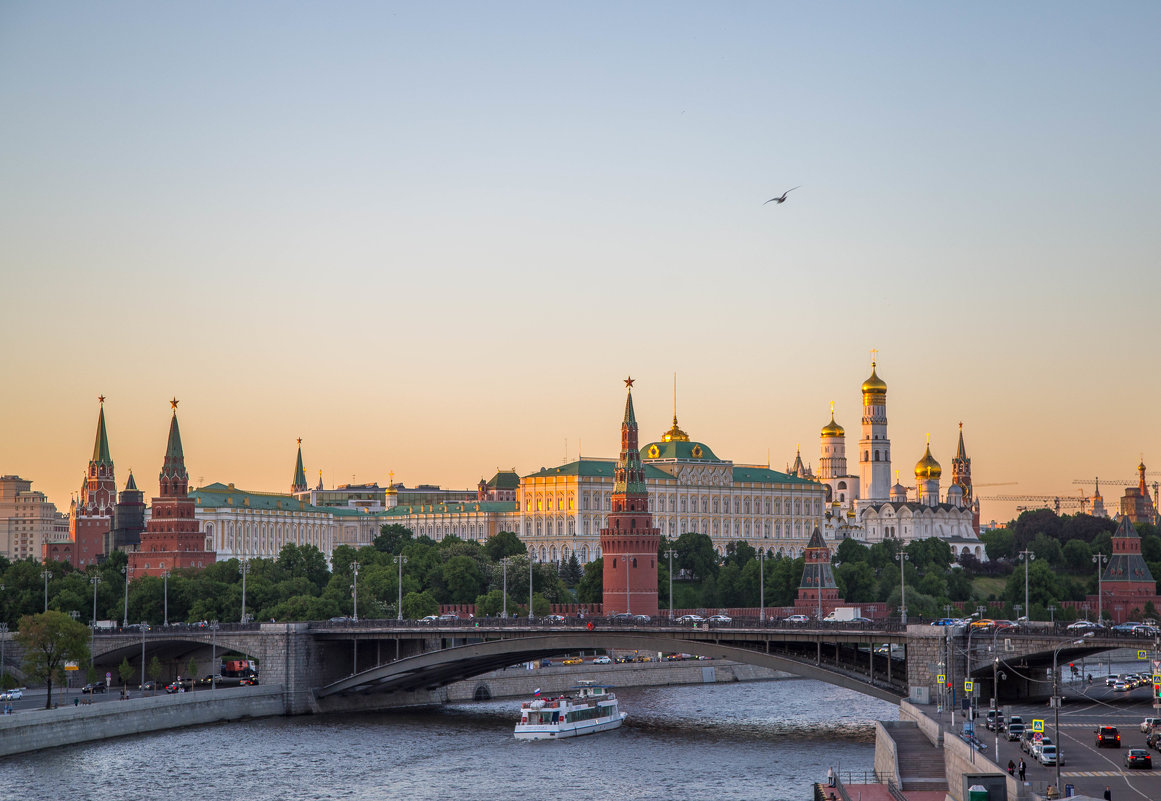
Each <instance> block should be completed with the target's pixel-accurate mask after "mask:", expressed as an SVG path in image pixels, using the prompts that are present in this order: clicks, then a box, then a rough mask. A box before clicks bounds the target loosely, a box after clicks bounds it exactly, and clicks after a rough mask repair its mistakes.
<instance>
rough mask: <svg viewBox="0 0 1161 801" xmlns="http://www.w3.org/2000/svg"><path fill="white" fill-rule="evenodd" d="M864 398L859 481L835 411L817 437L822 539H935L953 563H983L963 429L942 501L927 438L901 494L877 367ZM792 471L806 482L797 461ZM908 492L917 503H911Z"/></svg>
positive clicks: (884, 388)
mask: <svg viewBox="0 0 1161 801" xmlns="http://www.w3.org/2000/svg"><path fill="white" fill-rule="evenodd" d="M861 392H862V398H863V416H862V429H861V432H860V436H859V444H858V448H859V451H858V462H859V471H858V475H855V474H853V473H852V472H851V471H850V470H849V469H848V467H847V454H846V431H845V429H844V428H843V427H842V426H841V425H839V424H838V423H837V422H836V421H835V416H834V405H833V404H832V405H831V416H830V421H829V422H827V424H826V425H824V426H823V427H822V430H821V432H820V434H819V441H820V458H819V469H818V475H817V477H815V478H814V480H816V481H818V482H820V483H822V484H823V485H824V487H825V491H826V510H827V511H826V522H825V531H826V535H827V536H826V539H827V540H831V541H836V540H842V539H846V538H848V537H853V538H855V539H858V540H861V541H863V542H865V543H867V544H872V543H876V542H882V541H884V540H888V539H896V540H900V541H901V542H903V543H908V542H911V541H912V540H917V539H927V538H929V537H939V538H940V539H942V540H946V541H947V542H948V544H949V545H951V547H952V550H953V552H954V553H955V555H956V557H957V558H959V557H961V556H967V555H970V556H974V557H976V558H977V559H980V560H981V561H983V560H985V559H986V557H985V555H984V548H983V543H982V542H981V541H980V538H979V515H980V512H979V501H978V500H976V499H975V498H974V496H973V493H972V476H971V459H970V458H969V457H968V455H967V450H966V448H965V447H964V441H963V424H962V423H961V424H960V431H959V446H958V448H957V450H956V454H955V458H954V459H952V476H951V482H950V483H949V484H948V487H947V491H946V493H944V492H943V491H942V490H941V487H940V482H941V479H942V476H943V468H942V466H941V465H940V464H939V462H938V461H936V459H935V457H934V456H933V455H932V453H931V441H930V438H928V442H927V446H926V449H925V451H924V453H923V456H922V457H921V458H920V459H919V461H918V462H916V464H915V472H914V477H915V486H914V487H908V486H904V485H903V484H902V483H901V482H900V481H899V474H898V471H896V472H895V483H894V484H891V483H890V480H891V440H890V439H889V438H888V436H887V383H886V382H885V381H884V380H883V379H882V378H880V377H879V374H878V370H877V365H876V363H875V361H874V360H872V361H871V376H870V378H868V379H867V380H866V381H864V382H863V386H862V388H861ZM794 470H795V471H802V472H801V473H799V474H802V473H805V474H806V475H809V474H810V468H809V467H805V466H803V465H802V464H801V458H800V457H799V458H797V459H796V461H795V467H794ZM912 490H914V491H915V495H914V497H912V496H911V495H910V493H911V491H912Z"/></svg>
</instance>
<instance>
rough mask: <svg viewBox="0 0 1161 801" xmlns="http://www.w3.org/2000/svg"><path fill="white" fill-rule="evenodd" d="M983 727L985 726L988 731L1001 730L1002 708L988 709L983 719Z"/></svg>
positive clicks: (1002, 720) (1002, 725) (1002, 726)
mask: <svg viewBox="0 0 1161 801" xmlns="http://www.w3.org/2000/svg"><path fill="white" fill-rule="evenodd" d="M984 728H986V729H987V730H988V731H1003V730H1004V710H1002V709H989V710H988V716H987V717H986V718H985V719H984Z"/></svg>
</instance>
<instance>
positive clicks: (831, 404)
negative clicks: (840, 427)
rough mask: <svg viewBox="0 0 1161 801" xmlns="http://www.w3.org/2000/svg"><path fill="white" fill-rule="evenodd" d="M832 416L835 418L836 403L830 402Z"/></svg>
mask: <svg viewBox="0 0 1161 801" xmlns="http://www.w3.org/2000/svg"><path fill="white" fill-rule="evenodd" d="M830 416H831V417H832V418H833V417H834V401H831V402H830Z"/></svg>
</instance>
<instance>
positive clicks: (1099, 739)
mask: <svg viewBox="0 0 1161 801" xmlns="http://www.w3.org/2000/svg"><path fill="white" fill-rule="evenodd" d="M1096 747H1097V748H1120V747H1121V733H1120V732H1119V731H1117V727H1116V726H1101V727H1100V728H1099V729H1097V730H1096Z"/></svg>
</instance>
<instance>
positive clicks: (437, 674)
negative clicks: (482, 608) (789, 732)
mask: <svg viewBox="0 0 1161 801" xmlns="http://www.w3.org/2000/svg"><path fill="white" fill-rule="evenodd" d="M592 649H605V650H612V649H616V650H622V651H624V650H638V651H662V652H673V653H688V654H696V655H698V656H707V657H713V658H715V659H729V660H731V661H734V662H741V663H744V664H749V665H756V666H758V667H764V668H771V669H773V670H782V671H786V672H788V673H793V674H795V675H798V676H802V677H803V678H810V679H816V680H818V681H823V682H826V683H828V684H832V685H834V686H836V687H844V688H846V689H849V690H854V691H856V692H859V693H862V694H864V695H869V696H872V697H874V698H878V699H880V700H883V701H888V702H890V703H898V702H899V700H900V699H901V698H903V697H905V693H904V692H902V691H901V690H898V689H896V688H894V687H892V686H890V685H888V684H887V683H886V682H878V683H870V682H868V681H867V678H866V677H865V676H861V675H859V674H857V673H855V672H853V671H852V672H849V673H848V672H845V671H843V670H839V669H836V668H834V667H832V666H829V665H816V664H813V663H810V662H807V661H804V660H798V659H794V658H792V657H788V656H783V655H779V654H769V653H765V652H763V651H758V650H752V649H749V648H741V647H738V646H733V645H725V644H721V643H717V642H713V641H708V640H707V641H698V640H689V639H679V638H675V637H668V636H665V635H664V634H651V633H647V632H617V631H594V632H586V633H580V632H575V631H573V632H569V633H568V634H567V635H554V634H552V633H545V634H544V635H541V636H532V637H518V638H506V639H497V640H487V641H484V642H476V643H470V644H467V645H457V646H453V647H450V648H442V649H439V650H434V651H428V652H426V653H422V654H419V655H416V656H410V657H406V658H403V659H399V660H397V661H394V662H389V663H386V664H383V665H379V666H376V667H374V668H371V669H370V670H365V671H362V672H360V673H357V674H355V675H353V676H348V677H346V678H344V679H340V680H339V681H336V682H333V683H331V684H328V685H326V686H324V687H320V688H318V689H317V690H316V691H315V697H316V698H318V699H323V698H327V697H329V696H350V695H358V694H371V693H391V692H414V691H421V690H434V689H437V688H439V687H442V686H444V685H447V684H451V683H453V682H456V681H461V680H463V679H469V678H472V677H474V676H479V675H481V674H484V673H488V672H490V671H493V670H498V669H500V668H503V667H508V666H510V665H514V664H518V663H520V662H530V661H533V660H536V659H541V658H544V657H552V656H558V655H561V654H566V653H575V652H576V651H578V650H592Z"/></svg>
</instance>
